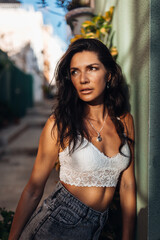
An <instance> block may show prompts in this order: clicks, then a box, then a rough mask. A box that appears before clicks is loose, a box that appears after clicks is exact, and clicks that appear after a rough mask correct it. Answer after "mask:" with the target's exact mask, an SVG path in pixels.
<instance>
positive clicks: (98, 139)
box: [87, 113, 108, 142]
mask: <svg viewBox="0 0 160 240" xmlns="http://www.w3.org/2000/svg"><path fill="white" fill-rule="evenodd" d="M107 117H108V113H107V114H106V116H105V118H104V122H103V125H102V127H101V129H100V130H99V132H98V131H97V129H95V127H94V126H93V124H92V123H91V122H90V121H89V119H87V121H88V122H89V124H90V125H91V127H92V128H93V129H94V130H95V131H96V133H97V139H96V141H97V142H101V141H102V137H101V134H100V132H101V131H102V129H103V128H104V124H105V121H106V119H107Z"/></svg>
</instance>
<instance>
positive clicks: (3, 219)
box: [0, 208, 14, 240]
mask: <svg viewBox="0 0 160 240" xmlns="http://www.w3.org/2000/svg"><path fill="white" fill-rule="evenodd" d="M13 216H14V212H12V211H7V210H6V209H5V208H0V240H7V239H8V236H9V232H10V228H11V224H12V221H13Z"/></svg>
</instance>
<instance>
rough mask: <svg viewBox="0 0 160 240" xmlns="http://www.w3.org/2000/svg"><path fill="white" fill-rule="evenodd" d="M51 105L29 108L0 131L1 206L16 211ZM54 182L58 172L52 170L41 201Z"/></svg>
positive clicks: (46, 103)
mask: <svg viewBox="0 0 160 240" xmlns="http://www.w3.org/2000/svg"><path fill="white" fill-rule="evenodd" d="M52 105H53V100H52V101H51V100H50V101H44V102H43V103H42V104H38V105H36V106H35V107H33V108H31V109H28V111H27V115H26V116H25V117H24V118H22V119H21V120H20V123H19V124H18V125H14V126H10V127H8V128H6V129H3V130H1V131H0V142H1V145H0V207H5V208H6V209H7V210H11V211H15V208H16V206H17V203H18V200H19V198H20V195H21V193H22V190H23V188H24V187H25V185H26V183H27V181H28V179H29V176H30V174H31V170H32V167H33V164H34V160H35V157H36V153H37V148H38V142H39V137H40V134H41V132H42V128H43V126H44V124H45V122H46V120H47V119H48V117H49V115H50V114H51V112H52ZM2 143H3V144H2ZM57 181H58V172H57V171H56V170H55V169H53V171H52V173H51V175H50V177H49V179H48V181H47V184H46V188H45V191H44V195H43V198H42V200H43V199H44V198H45V197H46V196H47V195H48V194H50V193H51V192H52V191H53V189H54V187H55V184H56V182H57ZM42 200H41V201H42Z"/></svg>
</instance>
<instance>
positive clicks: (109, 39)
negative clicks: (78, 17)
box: [71, 7, 118, 59]
mask: <svg viewBox="0 0 160 240" xmlns="http://www.w3.org/2000/svg"><path fill="white" fill-rule="evenodd" d="M113 12H114V7H110V9H109V11H107V12H105V14H104V15H101V14H99V15H95V16H94V17H93V18H92V19H91V20H87V21H85V22H84V23H82V25H81V34H77V35H75V36H74V38H72V39H71V42H74V41H75V40H77V39H79V38H96V39H98V40H100V41H102V42H103V43H104V44H105V45H106V46H107V47H108V49H109V50H110V53H111V54H112V56H113V57H114V58H115V59H116V58H117V56H118V51H117V48H116V47H115V46H113V37H114V32H113V31H112V18H113Z"/></svg>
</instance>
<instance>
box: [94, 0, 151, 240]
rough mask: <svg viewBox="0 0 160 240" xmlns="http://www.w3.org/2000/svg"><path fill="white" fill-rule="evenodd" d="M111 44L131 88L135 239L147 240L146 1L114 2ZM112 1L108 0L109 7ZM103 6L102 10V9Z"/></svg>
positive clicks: (147, 73)
mask: <svg viewBox="0 0 160 240" xmlns="http://www.w3.org/2000/svg"><path fill="white" fill-rule="evenodd" d="M106 2H108V1H101V3H99V1H96V6H97V9H96V13H99V12H100V11H101V12H104V11H106V10H108V8H109V6H108V3H106ZM114 3H115V12H114V17H113V29H114V30H115V36H114V43H115V46H117V48H118V51H119V56H118V59H117V61H118V63H119V64H120V65H121V67H122V70H123V72H124V76H125V79H126V82H127V84H128V86H129V89H130V103H131V113H132V115H133V117H134V122H135V137H136V146H135V167H136V181H137V216H138V218H137V239H140V240H141V239H144V240H145V239H147V228H148V216H147V215H148V145H149V133H148V131H149V130H148V129H149V126H148V124H149V2H148V1H145V0H140V1H138V2H137V1H134V0H130V1H127V2H126V1H125V0H120V1H114ZM111 5H113V2H111V1H110V6H111ZM104 6H105V9H104Z"/></svg>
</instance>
